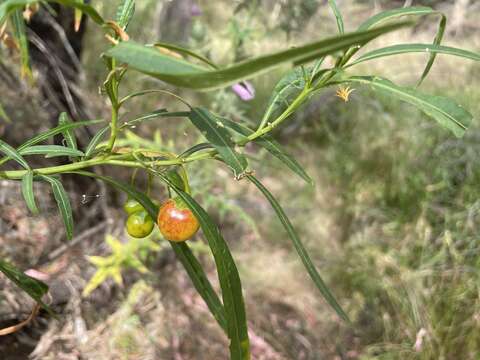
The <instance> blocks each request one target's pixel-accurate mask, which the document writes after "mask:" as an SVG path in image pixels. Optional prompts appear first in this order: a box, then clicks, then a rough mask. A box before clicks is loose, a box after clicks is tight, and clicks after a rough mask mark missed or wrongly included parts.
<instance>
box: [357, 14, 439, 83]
mask: <svg viewBox="0 0 480 360" xmlns="http://www.w3.org/2000/svg"><path fill="white" fill-rule="evenodd" d="M431 14H436V15H440V23H439V25H438V30H437V34H436V35H435V39H434V40H433V45H440V43H441V42H442V39H443V34H444V32H445V26H446V24H447V18H446V17H445V15H443V14H442V13H440V12H438V11H435V10H433V9H432V8H429V7H426V6H411V7H404V8H398V9H392V10H386V11H383V12H380V13H378V14H376V15H374V16H372V17H371V18H369V19H368V20H367V21H365V22H364V23H362V24H361V25H360V27H359V28H358V30H359V31H362V30H367V29H370V28H373V27H375V26H377V25H379V24H382V23H384V22H385V21H389V20H393V19H398V18H399V17H402V16H425V15H431ZM356 51H357V50H355V51H354V53H355V52H356ZM436 55H437V54H436V53H431V54H430V58H429V60H428V62H427V65H426V66H425V69H424V71H423V74H422V76H421V78H420V81H419V84H420V83H421V82H422V81H423V79H425V77H426V76H427V75H428V73H429V71H430V69H431V67H432V65H433V62H434V61H435V57H436Z"/></svg>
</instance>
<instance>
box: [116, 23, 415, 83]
mask: <svg viewBox="0 0 480 360" xmlns="http://www.w3.org/2000/svg"><path fill="white" fill-rule="evenodd" d="M409 24H410V23H408V22H401V23H396V24H389V25H386V26H383V27H377V28H375V29H372V30H367V31H364V32H354V33H349V34H342V35H339V36H335V37H331V38H327V39H325V40H321V41H317V42H314V43H310V44H307V45H304V46H299V47H295V48H290V49H288V50H284V51H280V52H277V53H274V54H271V55H265V56H260V57H257V58H254V59H250V60H245V61H242V62H240V63H237V64H234V65H232V66H229V67H227V68H224V69H218V70H210V69H208V68H205V67H202V66H199V65H195V64H192V63H189V62H187V61H185V60H182V59H177V58H174V57H171V56H168V55H165V54H162V53H161V52H159V51H158V50H157V49H155V48H153V47H151V46H150V47H148V46H143V45H140V44H137V43H135V42H133V41H122V42H121V43H119V44H118V45H116V46H114V47H113V48H112V49H110V50H108V51H107V55H108V56H111V57H113V58H115V59H117V60H119V61H121V62H123V63H126V64H128V65H129V67H131V68H133V69H136V70H138V71H140V72H143V73H145V74H148V75H151V76H153V77H156V78H158V79H160V80H162V81H165V82H167V83H169V84H172V85H176V86H181V87H187V88H191V89H213V88H218V87H222V86H227V85H230V84H233V83H236V82H238V81H240V80H243V79H245V78H249V77H253V76H255V75H258V74H260V73H263V72H265V71H268V70H270V69H272V68H273V67H276V66H278V65H280V64H282V63H294V62H296V61H301V60H304V59H312V58H320V57H322V56H325V55H329V54H334V53H336V52H337V51H340V50H346V49H348V48H349V47H350V46H352V45H364V44H366V43H367V42H369V41H370V40H372V39H374V38H376V37H378V36H380V35H382V34H385V33H387V32H390V31H393V30H396V29H398V28H400V27H403V26H406V25H409Z"/></svg>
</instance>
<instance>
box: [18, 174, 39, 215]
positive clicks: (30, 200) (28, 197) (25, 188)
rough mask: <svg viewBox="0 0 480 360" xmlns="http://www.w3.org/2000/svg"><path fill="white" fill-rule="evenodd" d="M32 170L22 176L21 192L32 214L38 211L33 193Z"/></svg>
mask: <svg viewBox="0 0 480 360" xmlns="http://www.w3.org/2000/svg"><path fill="white" fill-rule="evenodd" d="M33 176H34V175H33V171H29V172H27V173H26V174H25V175H23V178H22V194H23V198H24V199H25V203H26V204H27V207H28V209H29V210H30V211H31V212H32V214H34V215H37V214H38V213H39V211H38V208H37V204H36V203H35V194H34V193H33Z"/></svg>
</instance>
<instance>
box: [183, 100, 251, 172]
mask: <svg viewBox="0 0 480 360" xmlns="http://www.w3.org/2000/svg"><path fill="white" fill-rule="evenodd" d="M188 118H189V119H190V121H191V122H192V123H193V125H195V126H196V127H197V129H198V130H200V132H201V133H202V134H203V136H204V137H205V138H206V139H207V140H208V141H209V142H210V143H211V144H212V145H213V146H214V147H215V149H216V150H217V151H218V154H219V156H220V157H221V158H222V159H223V161H225V163H226V164H227V165H228V166H229V167H230V168H231V169H232V170H233V172H234V175H235V178H237V179H240V178H241V177H243V176H244V175H245V172H246V171H247V167H248V162H247V159H246V158H245V156H244V155H243V154H240V153H239V152H237V151H236V150H235V143H234V142H233V141H232V139H231V134H230V133H229V132H228V131H227V130H226V129H225V128H224V126H223V124H222V123H221V121H219V119H218V116H216V115H214V114H212V113H211V112H210V111H208V110H207V109H204V108H192V110H191V112H190V114H189V116H188Z"/></svg>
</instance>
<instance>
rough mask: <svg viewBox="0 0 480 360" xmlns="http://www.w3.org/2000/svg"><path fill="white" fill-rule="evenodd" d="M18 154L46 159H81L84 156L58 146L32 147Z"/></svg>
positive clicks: (75, 150) (81, 153) (80, 152)
mask: <svg viewBox="0 0 480 360" xmlns="http://www.w3.org/2000/svg"><path fill="white" fill-rule="evenodd" d="M18 153H19V154H21V155H23V156H25V155H46V157H55V156H70V157H81V156H84V155H85V154H84V153H83V152H82V151H80V150H77V149H74V148H70V147H65V146H60V145H32V146H29V147H25V148H23V149H21V150H19V151H18Z"/></svg>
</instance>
